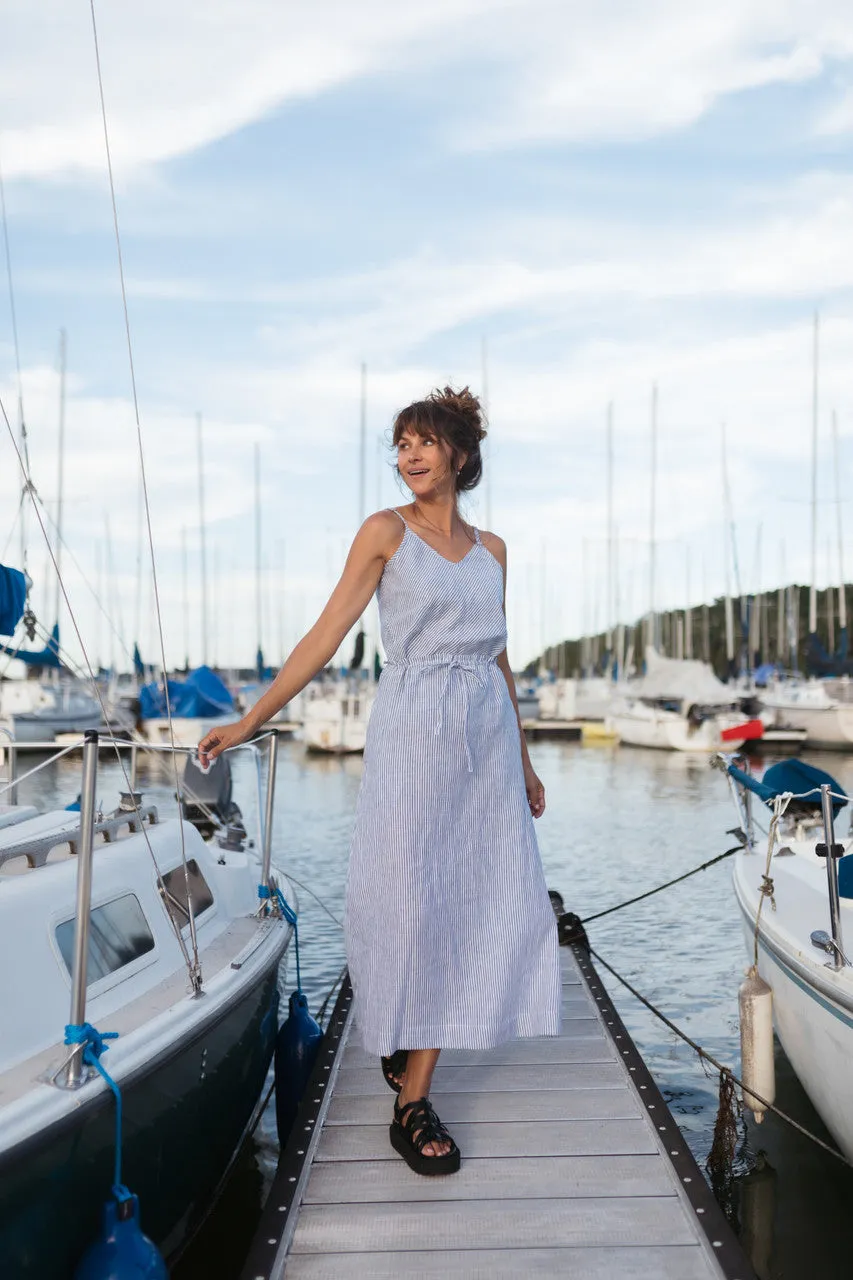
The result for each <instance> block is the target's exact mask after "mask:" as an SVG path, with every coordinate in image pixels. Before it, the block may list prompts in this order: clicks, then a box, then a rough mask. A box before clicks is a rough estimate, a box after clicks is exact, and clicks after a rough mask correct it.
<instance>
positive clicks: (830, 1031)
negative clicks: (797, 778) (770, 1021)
mask: <svg viewBox="0 0 853 1280" xmlns="http://www.w3.org/2000/svg"><path fill="white" fill-rule="evenodd" d="M849 845H850V842H849V841H848V846H849ZM763 870H764V856H763V854H762V853H753V854H748V853H744V854H738V855H737V862H736V866H735V872H734V886H735V892H736V895H737V899H738V904H739V906H740V910H741V913H742V915H743V920H744V933H745V939H746V945H747V951H748V954H749V956H750V957H751V956H752V954H753V947H754V931H755V920H756V915H757V911H758V901H759V893H758V884H759V883H760V880H761V873H762V871H763ZM772 876H773V882H774V898H775V902H776V911H775V912H774V911H772V910H771V909H769V904H767V906H765V909H764V910H763V911H762V913H761V923H760V926H759V949H758V969H759V973H760V974H761V976H762V978H764V980H765V982H767V983H768V984H769V985H770V987H771V988H772V991H773V1017H774V1023H775V1027H776V1033H777V1035H778V1037H779V1040H780V1042H781V1044H782V1047H783V1049H784V1050H785V1053H786V1054H787V1056H788V1058H789V1060H790V1062H791V1065H792V1066H793V1068H794V1070H795V1071H796V1073H797V1076H798V1077H799V1079H800V1081H801V1083H802V1085H803V1088H804V1089H805V1090H806V1093H807V1094H808V1095H809V1098H810V1099H811V1101H812V1103H813V1104H814V1106H815V1109H816V1110H817V1111H818V1113H819V1114H820V1116H821V1119H822V1120H823V1122H824V1124H825V1125H826V1127H827V1129H829V1131H830V1133H831V1134H832V1136H833V1138H834V1139H835V1141H836V1142H837V1143H838V1146H839V1147H840V1149H841V1150H842V1151H843V1153H844V1154H845V1155H846V1157H847V1159H848V1160H853V1075H851V1072H850V1063H851V1061H852V1060H853V969H850V968H846V969H842V970H840V971H838V972H836V971H835V970H834V969H829V968H827V967H826V964H825V961H826V959H827V957H826V954H825V953H824V952H822V951H818V950H817V949H816V948H814V947H812V946H811V944H810V942H809V936H810V933H811V931H812V930H815V929H828V927H829V908H828V897H827V890H826V873H825V869H824V866H823V864H822V862H821V861H820V860H819V859H818V858H817V857H816V856H815V855H814V854H813V853H811V852H809V853H808V854H805V855H804V854H802V853H801V852H799V851H798V852H797V853H796V855H794V856H784V857H783V858H781V859H780V858H779V857H778V856H777V857H775V858H774V859H773V865H772ZM841 915H842V921H843V925H842V927H843V929H844V930H845V937H846V939H847V945H848V947H849V945H850V940H853V901H851V900H849V899H842V902H841Z"/></svg>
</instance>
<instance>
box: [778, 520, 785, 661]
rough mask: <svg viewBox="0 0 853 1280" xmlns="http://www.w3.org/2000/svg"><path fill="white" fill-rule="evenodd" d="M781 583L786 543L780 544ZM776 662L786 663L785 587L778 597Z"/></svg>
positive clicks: (783, 578) (781, 588)
mask: <svg viewBox="0 0 853 1280" xmlns="http://www.w3.org/2000/svg"><path fill="white" fill-rule="evenodd" d="M779 581H780V583H784V581H785V541H784V539H783V540H782V542H780V544H779ZM776 608H777V617H776V661H777V662H778V663H781V664H783V665H784V662H785V587H784V585H783V586H780V587H779V592H778V595H777V597H776Z"/></svg>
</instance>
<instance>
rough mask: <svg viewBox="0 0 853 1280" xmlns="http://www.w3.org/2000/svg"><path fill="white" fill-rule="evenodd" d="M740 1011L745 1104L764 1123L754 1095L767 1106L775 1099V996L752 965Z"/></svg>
mask: <svg viewBox="0 0 853 1280" xmlns="http://www.w3.org/2000/svg"><path fill="white" fill-rule="evenodd" d="M738 1006H739V1009H740V1060H741V1077H742V1079H743V1083H744V1090H743V1102H744V1106H746V1107H749V1109H750V1111H751V1112H752V1114H753V1115H754V1116H755V1122H756V1124H761V1121H762V1120H763V1119H764V1113H765V1111H766V1107H765V1105H764V1103H763V1102H759V1101H758V1098H756V1097H755V1096H754V1095H753V1094H752V1093H751V1092H750V1090H751V1089H754V1090H755V1092H756V1093H758V1094H760V1095H761V1097H762V1098H764V1099H766V1101H767V1102H773V1101H775V1098H776V1068H775V1064H774V1061H773V992H772V990H771V989H770V987H769V986H768V984H767V983H766V982H765V981H764V979H763V978H761V977H759V975H758V970H757V969H756V968H755V966H754V965H753V967H752V968H750V969H747V971H746V978H745V980H744V981H743V982H742V983H741V985H740V990H739V991H738Z"/></svg>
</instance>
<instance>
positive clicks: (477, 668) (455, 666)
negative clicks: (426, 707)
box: [435, 658, 486, 773]
mask: <svg viewBox="0 0 853 1280" xmlns="http://www.w3.org/2000/svg"><path fill="white" fill-rule="evenodd" d="M483 665H484V664H483V662H482V660H481V661H479V662H473V661H471V660H468V661H466V660H465V659H464V658H453V659H451V660H450V661H449V662H448V663H447V675H446V676H445V677H444V685H443V687H442V690H441V696H440V697H439V699H438V719H437V720H436V723H435V736H436V737H438V735H439V734H440V733H441V730H442V726H443V724H444V703H445V699H446V698H447V694H448V692H449V690H450V681H451V680H452V678H453V673H454V671H459V672H466V673H467V674H469V675H472V676H474V677H475V678H476V679H477V680H478V682H479V683H480V685H481V686H482V687H483V688H485V687H486V681H485V679H484V678H483V674H482V671H481V668H482V667H483ZM469 706H470V700H469V697H468V681H467V680H465V679H463V681H462V742H463V745H464V747H465V759H466V761H467V764H468V772H469V773H473V772H474V762H473V759H472V757H471V744H470V742H469V741H468V710H469Z"/></svg>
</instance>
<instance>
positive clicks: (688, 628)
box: [684, 547, 693, 658]
mask: <svg viewBox="0 0 853 1280" xmlns="http://www.w3.org/2000/svg"><path fill="white" fill-rule="evenodd" d="M685 572H686V578H687V580H686V584H685V585H686V588H687V603H686V606H685V609H684V656H685V658H692V657H693V610H692V609H691V608H690V548H689V547H687V549H686V551H685Z"/></svg>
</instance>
